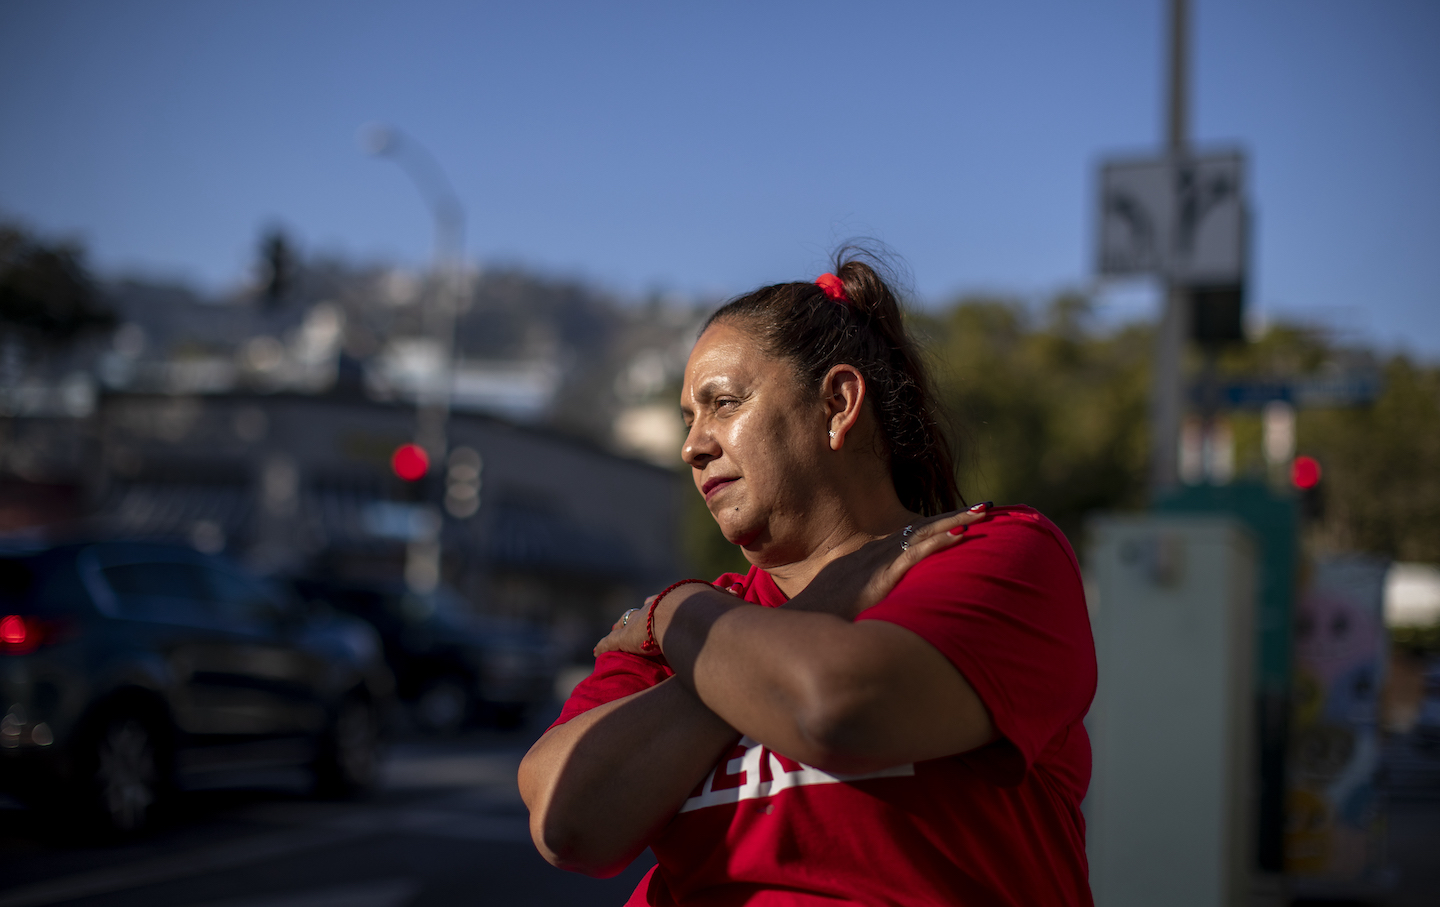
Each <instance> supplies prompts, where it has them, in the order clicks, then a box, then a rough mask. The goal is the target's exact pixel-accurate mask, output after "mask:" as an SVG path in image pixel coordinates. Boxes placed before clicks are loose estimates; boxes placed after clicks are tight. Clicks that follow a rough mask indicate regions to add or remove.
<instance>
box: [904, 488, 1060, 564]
mask: <svg viewBox="0 0 1440 907" xmlns="http://www.w3.org/2000/svg"><path fill="white" fill-rule="evenodd" d="M911 572H912V573H915V574H918V575H935V574H940V573H957V572H958V573H970V574H974V573H984V574H990V575H1007V574H1008V575H1018V576H1024V577H1026V578H1028V579H1030V580H1032V581H1033V580H1034V579H1036V578H1038V577H1040V576H1043V575H1047V574H1048V575H1051V576H1053V577H1054V578H1055V579H1057V580H1062V581H1068V580H1070V579H1071V578H1073V579H1074V580H1075V581H1076V582H1077V583H1078V582H1079V579H1080V562H1079V561H1078V560H1077V559H1076V557H1075V551H1074V549H1073V548H1071V547H1070V541H1069V539H1067V538H1065V533H1063V532H1061V531H1060V527H1058V526H1056V525H1055V524H1054V523H1052V522H1051V521H1050V520H1049V519H1048V518H1046V517H1045V515H1044V514H1042V513H1041V512H1040V511H1038V510H1036V509H1035V508H1033V507H1029V506H1026V505H1024V504H1016V505H1011V506H1006V507H995V508H993V509H992V510H991V511H990V515H989V517H988V518H987V519H984V520H982V521H980V522H978V523H973V524H971V525H970V526H969V527H968V528H967V529H966V532H965V538H964V539H963V540H961V542H960V543H959V544H957V545H953V546H951V547H950V548H947V549H945V550H943V551H940V552H938V553H936V554H933V555H931V556H930V557H928V558H926V559H925V560H923V561H921V562H920V563H919V564H916V565H915V567H914V568H912V570H911Z"/></svg>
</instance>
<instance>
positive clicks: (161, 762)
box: [85, 710, 170, 835]
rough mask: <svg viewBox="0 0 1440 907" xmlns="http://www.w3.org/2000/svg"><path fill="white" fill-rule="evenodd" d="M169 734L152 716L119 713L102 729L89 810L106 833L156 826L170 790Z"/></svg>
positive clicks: (93, 754) (91, 756) (92, 749)
mask: <svg viewBox="0 0 1440 907" xmlns="http://www.w3.org/2000/svg"><path fill="white" fill-rule="evenodd" d="M166 740H167V735H165V734H163V733H162V732H161V731H160V730H159V728H158V723H157V722H156V721H155V720H154V719H153V718H151V717H149V716H145V715H142V714H140V713H138V712H133V711H129V710H120V711H115V712H113V713H111V714H110V715H108V716H106V717H105V718H104V719H103V720H102V721H101V722H100V723H99V725H98V727H97V732H96V733H95V735H94V736H93V738H92V740H91V743H90V746H89V747H88V749H89V752H87V753H86V754H85V757H86V759H87V761H88V766H87V768H88V774H89V776H90V777H89V781H90V785H89V791H88V793H89V801H90V802H89V803H88V804H87V805H88V807H89V811H90V812H91V813H92V815H94V816H95V817H96V818H97V819H98V820H99V822H100V824H101V826H102V828H103V829H104V830H106V831H109V832H113V833H118V834H121V835H133V834H136V833H138V832H141V831H144V830H146V829H148V828H150V827H151V826H153V824H154V820H155V816H156V814H157V812H158V809H159V807H160V806H161V805H162V802H163V801H164V800H165V798H166V795H167V794H168V793H169V791H170V777H169V765H170V758H169V750H168V746H167V744H166Z"/></svg>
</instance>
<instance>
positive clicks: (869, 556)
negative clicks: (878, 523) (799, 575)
mask: <svg viewBox="0 0 1440 907" xmlns="http://www.w3.org/2000/svg"><path fill="white" fill-rule="evenodd" d="M990 507H991V505H990V503H989V502H988V501H987V502H986V503H984V504H976V505H975V506H974V507H971V508H969V509H968V510H959V511H955V512H953V513H946V514H942V515H941V516H938V517H929V518H922V519H919V520H916V521H915V522H914V523H911V524H910V525H909V526H906V527H905V528H904V529H902V530H900V531H899V532H896V533H893V534H891V535H888V536H885V537H884V538H880V539H876V540H874V541H873V542H867V543H866V544H865V545H863V546H861V547H860V548H859V550H857V551H853V552H851V553H850V554H847V555H845V556H844V557H838V558H836V559H835V560H833V561H831V562H830V563H828V564H826V565H825V567H824V569H822V570H821V571H820V572H819V574H817V575H816V577H815V578H814V579H813V580H811V581H810V584H809V585H808V586H806V587H805V589H804V590H803V591H802V592H800V593H799V594H798V595H796V596H795V597H794V598H793V599H791V600H790V602H789V603H787V604H786V605H785V607H786V608H791V609H794V610H796V611H818V612H821V613H824V614H834V615H835V616H837V617H842V618H844V619H845V620H854V619H855V618H856V617H857V616H858V615H859V614H860V612H861V611H864V610H865V609H866V608H869V607H871V606H872V605H875V604H878V603H879V601H880V600H881V599H882V598H884V597H885V596H887V595H889V594H890V590H891V589H894V588H895V585H896V584H897V583H899V582H900V579H901V577H903V576H904V575H905V574H906V572H908V571H909V570H910V568H911V567H913V566H915V565H916V564H918V563H919V562H920V561H922V560H924V559H925V558H926V557H927V556H929V555H931V554H934V553H936V552H937V551H942V550H944V549H946V548H949V547H951V546H952V545H955V544H956V543H958V542H960V541H961V539H963V538H964V535H965V529H966V527H967V526H969V525H970V524H971V523H977V522H979V521H981V520H983V519H986V518H987V517H988V516H989V515H990Z"/></svg>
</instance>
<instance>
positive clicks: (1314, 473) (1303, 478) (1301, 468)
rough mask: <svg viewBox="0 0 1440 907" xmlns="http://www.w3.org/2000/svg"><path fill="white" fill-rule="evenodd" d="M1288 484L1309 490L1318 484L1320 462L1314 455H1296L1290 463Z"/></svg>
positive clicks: (1302, 489)
mask: <svg viewBox="0 0 1440 907" xmlns="http://www.w3.org/2000/svg"><path fill="white" fill-rule="evenodd" d="M1290 484H1291V485H1294V486H1295V487H1296V488H1298V489H1300V490H1301V491H1309V490H1310V489H1311V488H1314V487H1315V486H1316V485H1319V484H1320V463H1319V461H1318V460H1316V459H1315V458H1314V457H1296V458H1295V462H1294V463H1291V464H1290Z"/></svg>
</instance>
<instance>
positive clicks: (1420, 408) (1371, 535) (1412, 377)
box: [1296, 356, 1440, 563]
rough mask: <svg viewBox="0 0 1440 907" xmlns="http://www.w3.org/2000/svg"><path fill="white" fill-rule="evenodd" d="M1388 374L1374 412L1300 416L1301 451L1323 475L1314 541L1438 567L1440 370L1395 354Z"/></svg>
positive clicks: (1321, 412) (1335, 411) (1334, 411)
mask: <svg viewBox="0 0 1440 907" xmlns="http://www.w3.org/2000/svg"><path fill="white" fill-rule="evenodd" d="M1383 374H1384V377H1385V389H1384V392H1383V393H1382V394H1381V396H1380V398H1379V399H1378V400H1376V401H1375V404H1374V405H1373V406H1368V407H1364V408H1358V409H1329V410H1312V411H1308V412H1307V411H1304V410H1302V411H1301V413H1300V417H1299V419H1298V420H1297V423H1298V424H1297V432H1296V434H1297V436H1298V442H1297V443H1298V447H1299V449H1300V451H1301V452H1302V453H1308V454H1310V455H1311V456H1313V457H1315V458H1316V459H1317V460H1319V461H1320V464H1321V466H1322V467H1323V469H1324V476H1323V478H1322V479H1321V483H1322V485H1323V486H1324V487H1325V515H1324V520H1323V522H1321V524H1320V525H1319V526H1318V527H1316V531H1315V541H1316V543H1317V544H1319V545H1321V546H1323V547H1324V548H1327V549H1330V550H1336V551H1368V552H1373V553H1376V554H1383V555H1387V556H1389V557H1393V558H1396V559H1398V560H1403V561H1423V562H1427V563H1440V368H1435V367H1430V368H1425V367H1421V366H1419V365H1417V364H1415V363H1414V362H1411V361H1410V360H1409V359H1408V358H1406V357H1405V356H1395V357H1393V358H1391V359H1390V360H1389V361H1388V362H1387V363H1386V364H1385V366H1384V372H1383Z"/></svg>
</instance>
